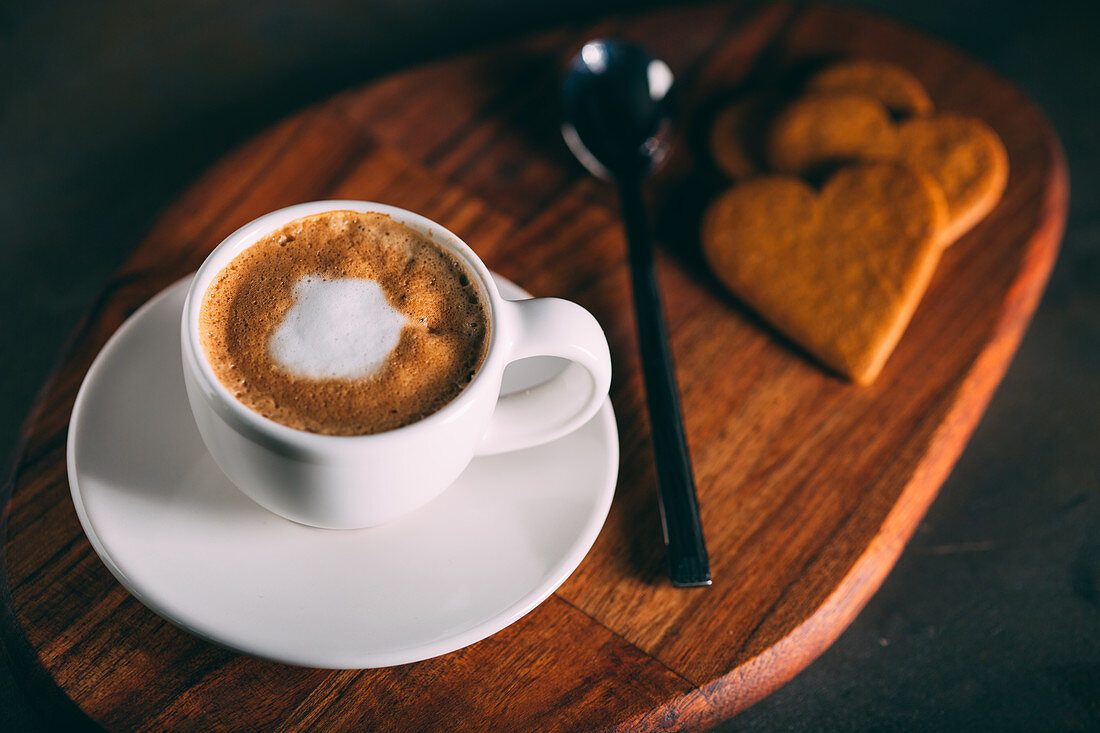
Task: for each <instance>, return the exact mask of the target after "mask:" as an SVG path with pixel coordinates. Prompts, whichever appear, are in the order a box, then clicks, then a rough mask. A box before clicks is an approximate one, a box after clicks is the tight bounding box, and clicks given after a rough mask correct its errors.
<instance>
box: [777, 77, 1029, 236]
mask: <svg viewBox="0 0 1100 733" xmlns="http://www.w3.org/2000/svg"><path fill="white" fill-rule="evenodd" d="M767 145H768V160H769V162H770V164H771V165H772V167H773V168H774V169H775V170H777V171H781V172H785V173H797V174H803V175H805V174H809V173H813V172H814V171H818V170H821V169H822V168H825V167H828V166H832V165H835V164H838V163H843V162H848V161H852V160H893V161H898V162H903V163H906V164H908V165H911V166H913V167H914V168H917V169H918V170H921V171H924V172H925V173H927V174H928V175H930V176H931V177H932V178H933V180H935V181H936V183H938V184H939V186H940V188H942V189H943V193H944V197H945V198H946V199H947V209H948V223H947V226H946V227H945V229H944V231H943V238H942V243H943V244H944V245H945V246H946V245H947V244H950V243H951V242H953V241H955V240H956V239H958V238H959V237H960V236H962V234H963V233H965V232H966V231H967V230H968V229H970V227H972V226H974V224H976V223H977V222H978V221H979V220H980V219H981V218H982V217H984V216H985V215H986V214H988V213H989V211H990V210H991V209H992V208H993V207H994V206H995V205H996V204H997V201H999V200H1000V198H1001V194H1002V193H1003V192H1004V187H1005V184H1006V182H1007V181H1008V153H1007V152H1005V147H1004V144H1003V143H1002V142H1001V139H1000V138H999V137H997V133H995V132H993V130H992V129H991V128H990V127H989V126H988V125H987V124H985V123H984V122H982V121H981V120H979V119H977V118H976V117H968V116H965V115H959V114H950V113H940V114H937V115H933V116H931V117H915V118H912V119H909V120H906V121H904V122H902V123H900V124H895V123H894V121H893V120H891V119H890V115H889V113H888V112H887V110H886V107H885V106H883V104H882V102H880V101H879V100H877V99H875V98H874V97H871V96H868V95H866V94H863V93H857V92H815V93H811V94H808V95H806V96H804V97H801V98H799V99H797V100H795V101H794V102H792V103H791V104H790V105H788V106H787V107H786V109H784V110H783V111H782V112H781V113H779V115H778V116H777V117H776V118H775V120H773V122H772V126H771V130H770V132H769V134H768V144H767Z"/></svg>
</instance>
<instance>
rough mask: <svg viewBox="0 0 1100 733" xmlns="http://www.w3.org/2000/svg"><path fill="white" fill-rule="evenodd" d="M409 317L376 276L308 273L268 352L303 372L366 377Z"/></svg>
mask: <svg viewBox="0 0 1100 733" xmlns="http://www.w3.org/2000/svg"><path fill="white" fill-rule="evenodd" d="M407 322H408V319H407V318H406V317H405V315H404V314H403V313H401V312H400V311H398V310H396V309H395V308H394V307H393V306H392V305H390V303H389V301H388V300H387V299H386V294H385V293H384V292H382V286H381V285H379V284H378V283H376V282H374V281H373V280H366V279H359V278H337V279H331V280H329V279H325V278H323V277H320V276H316V275H314V276H311V277H303V278H301V279H300V280H299V281H298V282H297V283H296V284H295V285H294V304H293V305H292V306H291V307H290V310H288V311H287V313H286V316H285V317H284V318H283V321H282V322H281V323H280V324H279V326H278V327H277V328H276V329H275V331H274V333H272V335H271V338H270V340H269V341H268V352H269V353H270V354H271V357H272V358H273V359H274V360H275V361H276V362H277V363H278V364H279V365H280V366H281V367H282V368H284V369H286V370H287V371H289V372H291V373H293V374H296V375H298V376H300V377H306V378H309V379H362V378H363V377H369V376H370V375H371V374H373V373H375V372H376V371H377V370H378V369H379V367H381V366H382V365H383V364H384V363H385V361H386V357H387V356H388V355H389V353H390V352H391V351H393V349H394V348H395V347H396V346H397V344H398V342H399V341H400V340H401V330H402V329H403V328H404V327H405V324H406V323H407Z"/></svg>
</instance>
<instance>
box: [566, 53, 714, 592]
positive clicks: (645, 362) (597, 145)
mask: <svg viewBox="0 0 1100 733" xmlns="http://www.w3.org/2000/svg"><path fill="white" fill-rule="evenodd" d="M672 82H673V77H672V71H671V70H670V69H669V68H668V65H667V64H665V63H664V62H663V61H661V60H660V59H655V58H653V57H651V56H650V55H649V54H647V53H646V52H645V51H643V50H642V49H641V48H639V47H637V46H634V45H632V44H629V43H623V42H620V41H615V40H611V39H600V40H597V41H590V42H589V43H586V44H585V45H584V48H582V49H581V51H580V53H578V54H577V55H576V56H575V57H574V58H573V60H572V61H570V63H569V68H568V69H567V71H566V76H565V82H564V85H563V88H562V103H563V106H564V115H565V121H564V123H563V124H562V135H563V136H564V137H565V142H566V143H567V144H568V145H569V149H570V150H572V151H573V154H574V155H575V156H577V159H578V160H580V162H581V163H582V164H583V165H584V167H585V168H587V169H588V170H589V171H590V172H591V173H592V174H593V175H595V176H597V177H599V178H602V179H604V180H607V181H612V182H614V183H615V185H616V186H617V187H618V189H619V200H620V203H621V205H622V212H623V221H624V224H625V227H626V238H627V242H628V244H629V250H630V251H629V260H630V275H631V282H632V285H633V290H634V313H635V316H636V318H637V320H638V341H639V343H640V346H641V351H642V372H643V373H644V375H645V387H646V398H647V400H648V403H649V422H650V428H651V431H652V433H653V449H654V454H655V456H656V461H657V485H658V489H659V498H660V509H661V523H662V525H663V527H664V533H665V544H666V545H667V546H668V562H669V574H670V576H671V578H672V582H673V584H674V585H678V586H701V585H710V561H709V560H708V559H707V548H706V544H705V543H704V541H703V527H702V524H701V523H700V521H699V504H698V501H697V499H696V497H695V480H694V478H693V477H692V472H691V459H690V458H689V457H688V450H687V441H686V440H685V439H684V425H683V419H682V417H681V414H680V396H679V392H678V391H677V389H676V374H675V372H674V371H673V368H672V355H671V353H670V352H669V347H668V333H667V329H666V327H665V319H664V315H663V313H662V311H661V300H660V294H659V292H658V290H657V279H656V274H655V272H654V269H653V242H652V239H651V238H650V231H649V223H648V221H647V217H646V211H645V203H644V201H643V199H642V182H643V181H644V180H645V178H646V176H647V175H648V174H649V173H650V172H651V171H652V170H653V169H654V168H656V167H657V166H658V165H660V163H661V162H662V161H663V160H664V158H665V155H666V154H667V152H668V137H669V133H670V131H671V128H672V113H671V99H670V95H669V92H670V91H671V89H672Z"/></svg>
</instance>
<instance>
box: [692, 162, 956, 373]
mask: <svg viewBox="0 0 1100 733" xmlns="http://www.w3.org/2000/svg"><path fill="white" fill-rule="evenodd" d="M946 217H947V207H946V204H945V202H944V200H943V193H942V191H941V190H940V189H939V187H938V186H937V185H936V184H935V183H934V182H933V181H932V180H931V178H930V177H929V176H927V175H926V174H923V173H921V172H919V171H917V170H915V169H913V168H911V167H908V166H904V165H898V164H892V163H868V164H857V165H853V166H850V167H846V168H843V169H841V170H840V171H838V172H837V173H836V174H835V175H833V177H832V178H830V179H829V180H828V181H827V182H826V184H825V185H824V187H823V188H822V189H821V191H820V193H819V192H817V191H815V190H814V189H813V188H812V187H810V186H809V185H807V184H806V183H805V182H803V181H802V180H800V179H798V178H794V177H791V176H767V177H764V178H757V179H754V180H751V181H748V182H746V183H743V184H740V185H738V186H735V187H733V188H731V189H729V190H728V191H726V192H725V193H724V194H722V195H721V196H719V197H718V199H716V200H715V201H714V202H713V203H712V204H711V206H710V207H709V208H708V210H707V212H706V214H705V216H704V220H703V231H702V244H703V254H704V256H705V257H706V259H707V262H708V263H709V264H710V267H711V269H712V270H713V271H714V274H715V275H716V276H717V277H718V279H719V280H721V281H722V283H723V284H725V286H726V287H728V288H729V289H730V290H731V291H732V292H733V293H734V294H735V295H737V296H738V297H739V298H740V299H741V300H743V301H744V302H746V303H747V304H748V305H750V306H751V307H752V308H753V309H755V310H756V311H758V312H759V313H760V314H761V315H762V316H763V317H764V318H765V320H767V321H769V322H770V323H771V324H772V325H774V326H775V327H776V328H777V329H778V330H780V331H781V332H783V333H784V334H786V335H787V336H788V337H789V338H791V339H792V340H793V341H794V342H796V343H797V344H799V345H801V346H802V347H803V348H805V349H806V350H807V351H808V352H810V353H811V354H813V355H814V356H815V357H817V358H818V359H819V360H820V361H821V362H822V363H824V364H825V365H827V366H829V367H831V368H832V369H834V370H836V371H837V372H840V373H841V374H844V375H846V376H848V377H850V378H851V379H853V380H855V381H856V382H859V383H861V384H867V383H870V382H871V381H873V380H874V379H875V377H876V376H878V374H879V372H880V371H881V370H882V367H883V365H884V364H885V362H886V359H887V357H888V356H889V355H890V352H891V351H892V350H893V348H894V346H895V344H896V343H897V341H898V339H899V338H900V337H901V334H902V332H903V331H904V330H905V327H906V325H907V324H908V323H909V319H910V317H911V316H912V314H913V311H914V310H915V308H916V305H917V303H918V302H919V301H920V298H921V295H922V294H923V293H924V290H925V288H926V287H927V285H928V281H929V279H930V278H931V277H932V272H933V270H934V269H935V267H936V263H937V262H938V260H939V255H940V252H941V251H942V248H941V247H940V246H939V244H938V236H939V232H940V231H941V230H942V227H943V226H944V222H945V220H946Z"/></svg>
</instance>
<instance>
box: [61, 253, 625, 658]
mask: <svg viewBox="0 0 1100 733" xmlns="http://www.w3.org/2000/svg"><path fill="white" fill-rule="evenodd" d="M491 274H492V276H493V277H494V278H495V279H496V281H497V286H498V288H499V289H500V291H501V295H502V296H503V297H504V298H505V299H506V300H515V299H519V298H524V297H531V296H530V295H529V294H527V292H526V291H524V290H523V289H522V288H520V287H519V286H518V285H516V284H515V283H513V282H512V281H510V280H508V279H507V278H504V277H503V276H501V275H499V274H497V273H496V272H491ZM193 275H194V274H193V273H192V274H191V275H188V276H185V277H183V278H181V279H179V280H177V281H175V282H174V283H172V284H170V285H168V286H167V287H165V288H164V289H163V290H161V291H159V292H158V293H156V294H155V295H153V296H152V297H151V298H149V300H147V301H146V302H145V303H143V304H142V305H141V306H140V307H139V308H138V309H136V310H135V311H134V312H133V313H132V314H131V315H130V316H129V317H128V318H127V319H126V320H125V321H124V322H123V323H122V325H121V326H119V327H118V329H116V330H115V332H114V333H113V334H111V336H110V337H109V338H108V339H107V341H106V343H104V345H103V347H102V348H101V349H100V350H99V352H98V353H97V354H96V357H95V359H94V360H93V361H92V364H91V366H90V367H89V368H88V371H87V372H86V373H85V375H84V378H83V380H82V381H81V384H80V388H79V390H78V391H77V396H76V399H75V401H74V402H73V409H72V413H71V415H70V417H69V423H68V435H67V437H66V451H65V452H66V456H65V459H66V461H65V462H66V471H67V474H68V479H69V489H70V495H71V497H72V501H73V506H74V508H75V510H76V514H77V518H78V520H79V521H80V525H81V528H82V529H83V531H84V534H85V536H86V537H87V538H88V541H89V543H90V544H91V546H92V549H93V550H95V553H96V555H97V556H98V557H99V559H100V561H101V562H102V563H103V564H104V566H105V567H106V568H107V569H108V571H109V572H110V573H111V574H112V575H113V576H114V577H115V579H116V580H117V581H118V582H119V583H120V584H121V585H122V586H123V588H125V589H126V590H127V591H128V592H129V593H130V594H131V595H133V596H134V598H135V599H136V600H137V601H138V602H139V603H141V604H142V605H144V606H145V607H146V608H148V609H149V610H150V611H152V612H153V613H155V614H156V615H157V616H159V617H161V618H163V619H164V620H166V621H168V622H169V623H171V624H172V625H173V626H176V627H177V628H179V629H181V630H183V631H185V632H187V633H190V634H193V635H194V636H196V637H198V638H201V639H203V640H205V641H208V642H211V643H214V644H217V645H219V646H222V647H224V648H227V649H229V650H231V651H234V652H239V653H243V654H247V655H249V656H253V657H256V658H259V659H265V660H268V661H273V662H277V663H282V664H289V665H294V666H302V667H312V668H320V669H372V668H382V667H391V666H396V665H400V664H408V663H411V662H417V661H422V660H426V659H431V658H434V657H438V656H442V655H444V654H448V653H450V652H453V651H457V650H459V649H462V648H464V647H466V646H470V645H471V644H474V643H477V642H478V641H481V640H483V639H486V638H488V637H490V636H492V635H494V634H496V633H498V632H500V631H501V630H503V629H505V628H507V627H508V626H510V625H511V624H513V623H515V622H516V621H518V620H519V619H521V618H523V617H524V616H526V615H527V614H529V613H530V612H531V611H533V610H534V609H535V608H536V607H538V606H539V605H541V604H542V603H543V602H544V601H545V600H546V599H547V598H549V597H550V596H551V595H552V594H553V593H554V591H556V590H557V589H558V588H559V587H561V585H562V584H563V583H564V582H565V581H566V580H567V579H568V578H569V577H570V576H571V575H572V574H573V573H574V572H575V571H576V569H577V568H578V567H579V566H580V564H581V562H583V560H584V558H585V557H587V555H588V552H589V551H590V550H591V548H592V545H593V544H594V543H595V541H596V538H597V537H598V536H599V533H600V531H601V530H602V529H603V525H604V524H605V523H606V521H607V515H608V512H609V511H610V508H611V503H612V500H613V499H614V495H615V489H616V487H617V484H618V464H619V451H620V446H619V439H618V428H617V423H616V420H615V414H614V409H613V407H612V404H611V400H610V397H607V398H605V400H604V403H603V406H602V407H601V408H600V409H599V411H598V412H597V413H596V416H595V417H594V418H593V419H592V421H590V423H588V424H591V423H592V422H596V421H599V422H600V423H601V430H600V432H601V434H603V436H604V439H605V441H606V444H607V450H606V451H604V466H603V468H604V473H605V474H606V476H607V477H608V478H607V479H606V480H605V481H601V482H600V485H601V487H600V490H599V494H600V495H599V496H598V497H597V500H596V501H595V502H594V503H593V510H592V511H591V512H590V513H589V515H588V517H587V518H586V520H585V522H584V523H583V525H582V526H581V528H580V531H579V532H578V534H577V540H576V541H575V542H574V543H573V544H572V545H570V547H569V549H568V550H567V551H566V552H564V553H562V554H561V556H560V557H559V558H558V560H557V562H556V563H555V564H554V566H553V568H552V569H551V571H550V572H548V573H547V574H545V575H544V576H542V577H541V578H540V579H539V580H538V581H537V582H536V583H533V584H532V587H531V590H530V591H528V592H527V593H526V594H524V595H523V596H521V597H520V598H519V599H518V600H517V601H516V602H515V603H513V604H511V605H510V606H508V607H507V608H505V609H503V610H502V611H500V612H498V613H495V614H493V615H491V616H487V617H486V618H484V619H483V620H481V621H479V622H477V623H475V624H474V625H473V626H471V627H469V628H467V629H466V630H465V631H462V632H459V633H457V634H450V635H447V636H444V637H442V638H439V639H435V640H433V641H429V642H425V643H421V644H414V645H410V646H405V647H401V648H398V649H390V650H385V651H371V650H360V651H357V652H348V653H342V654H321V655H318V656H311V655H310V654H309V653H304V654H301V653H294V652H290V653H284V652H279V651H278V650H274V649H271V648H260V647H257V646H256V645H255V644H252V643H248V642H240V641H236V640H235V639H234V638H233V637H234V635H233V633H231V632H229V633H227V632H225V630H223V629H219V628H217V625H216V624H211V623H210V622H209V621H206V620H203V619H202V618H201V613H200V614H198V615H197V616H196V614H194V613H188V612H185V611H182V609H178V608H174V607H171V605H170V604H165V603H162V602H160V601H159V600H157V598H156V593H155V592H150V591H149V589H148V588H146V587H144V586H143V584H142V583H141V582H139V581H137V580H135V579H134V578H132V577H131V576H129V575H127V573H126V572H125V571H124V570H123V569H122V568H121V567H120V566H119V565H118V563H117V560H116V559H115V557H114V556H113V555H112V553H111V552H110V551H109V550H108V549H107V547H106V546H105V544H104V542H103V540H102V539H101V538H100V536H99V533H98V532H97V531H96V528H95V523H94V522H93V520H92V519H91V517H90V516H89V514H88V511H87V508H86V506H85V504H84V496H83V493H82V490H81V482H80V472H79V468H78V465H77V464H78V462H79V458H78V456H77V453H78V449H77V441H78V435H79V434H80V432H81V431H80V428H79V426H80V423H81V420H82V418H83V417H84V413H85V411H86V410H85V403H86V402H87V399H88V395H89V394H90V393H91V392H92V390H93V388H94V385H95V384H96V383H97V382H98V381H99V379H100V377H101V372H103V370H104V369H105V365H106V363H107V361H108V359H109V356H110V355H111V354H113V353H114V352H115V351H116V350H117V349H118V348H119V343H121V342H122V341H123V339H124V338H125V336H126V334H127V333H129V332H130V331H131V330H132V329H134V328H135V327H136V325H137V324H138V323H140V322H141V321H142V320H143V319H144V318H145V317H146V316H147V315H148V314H149V312H150V311H153V310H154V309H156V308H157V307H158V306H160V305H161V304H162V302H163V301H165V300H167V299H169V298H170V297H172V295H174V294H176V291H177V290H185V288H186V286H188V285H189V284H190V282H191V279H192V277H193ZM108 378H109V377H108ZM578 429H583V426H582V428H578ZM568 437H569V436H565V438H568ZM538 449H539V447H535V448H533V449H528V450H538ZM474 460H475V461H476V460H477V459H476V458H475V459H474ZM250 503H251V500H250ZM255 510H256V511H264V512H266V511H268V510H266V509H264V508H263V507H261V506H259V505H258V504H257V505H255ZM284 521H289V520H284ZM332 531H341V532H342V531H348V530H332ZM357 531H369V530H357Z"/></svg>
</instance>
